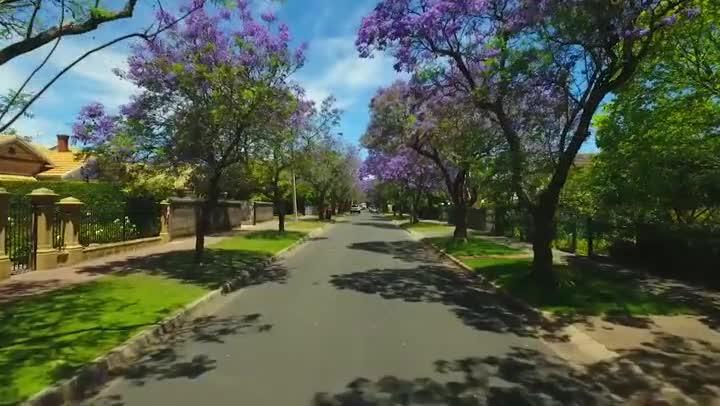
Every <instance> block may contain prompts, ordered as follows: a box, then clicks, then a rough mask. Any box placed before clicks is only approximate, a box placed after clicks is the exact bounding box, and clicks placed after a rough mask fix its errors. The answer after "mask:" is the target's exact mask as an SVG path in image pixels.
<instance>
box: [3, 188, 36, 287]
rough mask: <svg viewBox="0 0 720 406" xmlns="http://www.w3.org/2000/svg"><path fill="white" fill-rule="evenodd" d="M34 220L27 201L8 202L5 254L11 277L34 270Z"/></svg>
mask: <svg viewBox="0 0 720 406" xmlns="http://www.w3.org/2000/svg"><path fill="white" fill-rule="evenodd" d="M34 218H35V216H34V214H33V207H32V204H31V203H30V200H29V199H25V198H23V199H18V200H14V199H11V200H10V207H9V211H8V225H7V235H6V237H5V252H7V255H8V256H9V257H10V262H11V263H12V272H11V273H12V274H13V275H16V274H20V273H24V272H28V271H32V270H33V269H35V251H36V247H37V244H36V238H35V235H36V234H35V221H34Z"/></svg>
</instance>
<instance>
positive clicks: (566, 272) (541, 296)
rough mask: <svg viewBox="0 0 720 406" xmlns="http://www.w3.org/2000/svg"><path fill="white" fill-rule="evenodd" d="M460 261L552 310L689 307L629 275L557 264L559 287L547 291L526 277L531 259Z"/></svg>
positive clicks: (667, 311)
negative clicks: (650, 290) (653, 291)
mask: <svg viewBox="0 0 720 406" xmlns="http://www.w3.org/2000/svg"><path fill="white" fill-rule="evenodd" d="M463 262H464V263H465V264H467V265H468V266H470V267H472V268H473V269H475V271H476V272H478V273H480V274H482V275H483V276H485V277H486V278H488V279H489V280H492V281H494V282H495V283H496V284H498V285H499V286H501V287H502V288H504V289H505V290H506V291H507V292H508V293H510V294H512V295H513V296H516V297H518V298H520V299H522V300H523V301H525V302H526V303H529V304H530V305H532V306H534V307H537V308H540V309H542V310H547V311H550V312H553V313H555V314H560V315H571V314H582V315H614V314H619V315H630V316H640V315H674V314H692V313H694V312H693V311H692V310H691V309H690V308H689V307H687V306H685V305H682V304H678V303H674V302H672V301H670V300H667V299H666V298H663V297H660V296H656V295H652V294H650V293H647V292H644V291H642V290H641V289H640V287H639V286H638V284H637V281H636V280H634V279H633V278H632V277H631V276H626V275H620V274H615V273H610V272H600V271H597V270H594V269H572V268H570V267H569V266H560V265H558V266H557V269H556V270H557V272H558V276H559V279H560V287H558V288H556V289H555V290H553V291H546V290H544V289H543V288H541V287H540V286H539V285H538V284H536V283H534V282H533V281H532V280H531V279H530V278H529V273H530V262H531V260H530V259H504V258H484V259H464V260H463Z"/></svg>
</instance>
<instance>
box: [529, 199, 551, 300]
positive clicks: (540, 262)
mask: <svg viewBox="0 0 720 406" xmlns="http://www.w3.org/2000/svg"><path fill="white" fill-rule="evenodd" d="M554 217H555V208H554V207H550V208H548V207H538V208H535V209H534V210H533V211H532V219H533V226H534V230H533V235H532V243H533V263H532V272H531V276H532V277H533V279H535V280H536V281H538V282H539V283H540V284H542V285H545V286H548V287H554V286H555V285H556V279H555V271H554V270H553V253H552V241H553V238H554V237H555V221H554Z"/></svg>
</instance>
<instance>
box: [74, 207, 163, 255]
mask: <svg viewBox="0 0 720 406" xmlns="http://www.w3.org/2000/svg"><path fill="white" fill-rule="evenodd" d="M159 234H160V212H159V208H158V207H157V205H152V206H146V207H141V208H126V209H125V210H124V212H123V213H121V214H117V213H107V212H103V211H102V210H94V209H85V210H84V212H83V216H82V220H81V222H80V244H82V245H83V246H87V245H90V244H107V243H114V242H122V241H129V240H136V239H139V238H147V237H154V236H157V235H159Z"/></svg>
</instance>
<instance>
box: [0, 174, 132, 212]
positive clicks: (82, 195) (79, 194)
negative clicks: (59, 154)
mask: <svg viewBox="0 0 720 406" xmlns="http://www.w3.org/2000/svg"><path fill="white" fill-rule="evenodd" d="M0 187H4V188H5V189H7V191H8V192H10V194H11V196H10V199H11V202H20V201H21V200H23V199H24V198H25V196H26V195H27V194H28V193H30V192H32V191H33V190H35V189H38V188H48V189H52V190H53V191H54V192H55V193H57V194H58V195H60V198H61V199H62V198H64V197H69V196H72V197H74V198H76V199H79V200H80V201H82V202H83V203H85V204H86V207H87V208H88V209H91V210H92V209H95V210H102V211H103V212H107V213H117V214H118V215H120V214H122V213H124V210H125V204H126V202H127V200H128V196H127V195H126V194H125V193H124V192H123V191H122V190H121V189H120V188H119V187H118V186H117V185H113V184H110V183H101V182H91V183H90V182H82V181H38V182H14V181H13V182H11V181H4V182H0Z"/></svg>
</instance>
